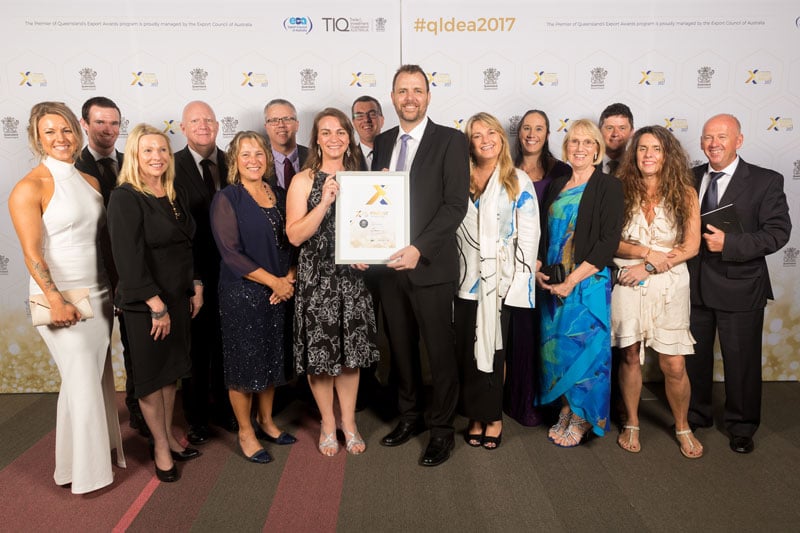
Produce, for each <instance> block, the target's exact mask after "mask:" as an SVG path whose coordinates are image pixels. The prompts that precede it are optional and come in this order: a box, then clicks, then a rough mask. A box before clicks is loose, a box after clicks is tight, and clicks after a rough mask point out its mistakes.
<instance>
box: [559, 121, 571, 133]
mask: <svg viewBox="0 0 800 533" xmlns="http://www.w3.org/2000/svg"><path fill="white" fill-rule="evenodd" d="M569 120H570V119H568V118H560V119H558V129H557V130H556V131H563V132H568V131H569Z"/></svg>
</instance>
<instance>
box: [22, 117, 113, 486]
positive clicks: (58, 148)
mask: <svg viewBox="0 0 800 533" xmlns="http://www.w3.org/2000/svg"><path fill="white" fill-rule="evenodd" d="M28 141H29V143H30V146H31V149H32V150H33V152H34V153H35V154H37V155H38V156H39V157H40V158H41V159H42V162H41V163H40V164H39V165H38V166H37V167H36V168H34V169H33V170H32V171H31V172H29V173H28V174H27V175H26V176H25V177H24V178H22V179H21V180H20V181H19V183H17V185H16V186H15V187H14V189H13V190H12V191H11V195H10V196H9V199H8V205H9V210H10V211H11V220H12V222H13V223H14V228H15V229H16V232H17V237H18V238H19V241H20V244H21V246H22V253H23V255H24V257H25V264H26V266H27V267H28V271H29V272H30V274H31V280H30V294H31V295H34V294H43V295H44V296H45V298H46V299H47V301H48V302H49V304H50V312H51V319H52V325H49V326H37V330H38V331H39V334H40V335H41V336H42V338H43V339H44V342H45V344H47V347H48V349H49V350H50V353H51V354H52V356H53V359H54V360H55V362H56V365H57V366H58V371H59V374H60V375H61V389H60V391H59V395H58V412H57V418H56V467H55V474H54V475H53V477H54V479H55V482H56V483H57V484H58V485H68V484H71V489H72V492H73V493H75V494H83V493H86V492H90V491H93V490H97V489H99V488H102V487H105V486H106V485H109V484H110V483H111V482H112V481H113V479H114V477H113V472H112V469H111V450H112V449H116V451H117V457H116V459H117V465H118V466H120V467H124V466H125V456H124V454H123V451H122V437H121V435H120V429H119V419H118V418H117V410H116V404H115V400H114V377H113V372H112V368H111V354H110V350H109V343H110V339H111V326H112V322H111V320H112V314H113V308H112V305H111V299H110V294H109V283H108V278H107V277H106V272H105V269H104V268H103V264H102V259H101V257H100V255H99V251H98V245H97V244H98V239H99V237H100V235H101V232H103V231H105V209H104V208H103V197H102V195H101V194H100V185H99V183H98V182H97V180H96V179H95V178H93V177H91V176H89V175H86V174H81V173H79V172H78V171H77V170H76V169H75V167H74V166H73V163H74V162H75V158H76V157H77V156H78V154H79V153H80V150H81V145H82V141H83V136H82V134H81V129H80V127H79V125H78V120H77V118H76V117H75V115H74V114H73V113H72V111H70V109H69V108H68V107H67V106H66V105H64V104H63V103H60V102H41V103H39V104H36V105H34V106H33V108H32V109H31V116H30V121H29V124H28ZM67 289H89V299H90V302H91V307H92V310H93V313H94V318H90V319H84V317H82V316H81V313H80V312H79V311H78V309H77V308H76V307H75V306H74V305H72V304H71V303H69V302H67V301H66V300H65V298H64V296H63V295H62V293H61V291H64V290H67Z"/></svg>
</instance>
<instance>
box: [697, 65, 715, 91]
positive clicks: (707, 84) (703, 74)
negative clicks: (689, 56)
mask: <svg viewBox="0 0 800 533" xmlns="http://www.w3.org/2000/svg"><path fill="white" fill-rule="evenodd" d="M712 77H714V69H713V68H711V67H700V68H699V69H697V88H698V89H710V88H711V78H712Z"/></svg>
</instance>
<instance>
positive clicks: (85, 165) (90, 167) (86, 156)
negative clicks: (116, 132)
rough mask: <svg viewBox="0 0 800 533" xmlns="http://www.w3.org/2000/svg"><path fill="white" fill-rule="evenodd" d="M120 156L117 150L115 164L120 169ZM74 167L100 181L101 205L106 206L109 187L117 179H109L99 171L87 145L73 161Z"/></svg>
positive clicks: (114, 184) (109, 191) (113, 185)
mask: <svg viewBox="0 0 800 533" xmlns="http://www.w3.org/2000/svg"><path fill="white" fill-rule="evenodd" d="M122 158H123V154H122V152H120V151H119V150H117V164H118V165H119V169H122ZM75 168H77V169H78V170H80V171H81V172H85V173H86V174H89V175H90V176H94V177H95V178H97V181H99V182H100V192H101V193H102V194H103V205H105V206H108V199H109V198H110V197H111V189H113V188H114V187H116V186H117V180H116V179H111V177H110V176H109V177H107V178H104V177H103V174H102V173H101V172H100V167H99V166H98V165H97V161H95V159H94V157H93V156H92V153H91V152H90V151H89V147H88V146H86V147H84V148H83V150H82V151H81V155H80V156H79V157H78V159H77V160H76V161H75Z"/></svg>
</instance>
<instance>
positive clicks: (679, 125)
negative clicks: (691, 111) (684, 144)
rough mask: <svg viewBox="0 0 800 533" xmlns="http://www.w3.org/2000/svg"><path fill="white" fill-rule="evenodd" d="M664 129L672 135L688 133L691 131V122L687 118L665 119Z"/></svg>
mask: <svg viewBox="0 0 800 533" xmlns="http://www.w3.org/2000/svg"><path fill="white" fill-rule="evenodd" d="M664 127H665V128H667V129H668V130H669V131H671V132H672V133H676V132H681V133H686V132H687V131H689V121H688V120H686V119H685V118H675V117H670V118H664Z"/></svg>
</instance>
